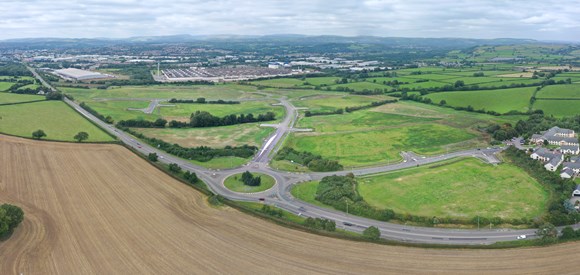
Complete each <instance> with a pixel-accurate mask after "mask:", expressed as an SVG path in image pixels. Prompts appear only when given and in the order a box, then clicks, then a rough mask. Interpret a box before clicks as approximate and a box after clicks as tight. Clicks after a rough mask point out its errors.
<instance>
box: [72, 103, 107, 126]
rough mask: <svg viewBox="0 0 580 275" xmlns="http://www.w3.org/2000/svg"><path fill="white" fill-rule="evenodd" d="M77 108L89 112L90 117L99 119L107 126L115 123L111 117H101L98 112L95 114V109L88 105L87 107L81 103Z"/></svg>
mask: <svg viewBox="0 0 580 275" xmlns="http://www.w3.org/2000/svg"><path fill="white" fill-rule="evenodd" d="M79 106H81V108H83V109H85V111H87V112H89V113H90V114H91V115H93V116H95V117H97V118H98V119H100V120H102V121H104V122H106V123H108V124H113V122H115V121H114V120H113V118H112V117H111V116H106V117H105V116H104V115H101V114H100V113H99V112H97V111H96V110H95V109H93V108H91V107H90V106H89V105H87V104H86V103H84V102H81V104H79Z"/></svg>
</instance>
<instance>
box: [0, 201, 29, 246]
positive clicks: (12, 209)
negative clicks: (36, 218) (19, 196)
mask: <svg viewBox="0 0 580 275" xmlns="http://www.w3.org/2000/svg"><path fill="white" fill-rule="evenodd" d="M23 219H24V212H23V211H22V209H20V207H18V206H14V205H11V204H3V205H1V206H0V238H1V237H4V236H6V235H8V234H10V233H11V232H12V231H13V230H14V228H16V227H17V226H18V225H19V224H20V223H21V222H22V220H23Z"/></svg>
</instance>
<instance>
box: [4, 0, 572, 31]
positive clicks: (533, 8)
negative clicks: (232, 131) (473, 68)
mask: <svg viewBox="0 0 580 275" xmlns="http://www.w3.org/2000/svg"><path fill="white" fill-rule="evenodd" d="M176 34H191V35H216V34H235V35H268V34H305V35H342V36H359V35H374V36H384V37H466V38H531V39H538V40H560V41H580V0H571V1H555V0H541V1H537V0H511V1H510V0H469V1H468V0H464V1H462V0H287V1H277V0H253V1H247V0H243V1H234V0H205V1H200V0H189V1H187V0H19V1H13V0H2V1H1V3H0V40H3V39H12V38H37V37H67V38H94V37H107V38H123V37H134V36H158V35H176Z"/></svg>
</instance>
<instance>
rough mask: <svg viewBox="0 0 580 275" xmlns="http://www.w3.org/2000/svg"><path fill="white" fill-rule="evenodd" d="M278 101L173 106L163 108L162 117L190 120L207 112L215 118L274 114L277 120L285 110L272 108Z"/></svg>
mask: <svg viewBox="0 0 580 275" xmlns="http://www.w3.org/2000/svg"><path fill="white" fill-rule="evenodd" d="M274 103H276V101H271V100H270V101H244V102H242V103H240V104H171V103H163V104H170V105H175V106H174V107H161V109H160V115H161V116H162V117H164V118H167V119H168V120H171V119H179V118H189V117H190V116H191V114H192V113H195V112H196V111H207V112H209V113H211V114H212V115H214V116H219V117H222V116H226V115H231V114H235V115H240V114H250V113H251V114H254V116H257V115H258V114H265V113H267V112H273V113H275V114H276V119H281V118H282V117H283V116H284V108H283V107H281V106H272V104H274Z"/></svg>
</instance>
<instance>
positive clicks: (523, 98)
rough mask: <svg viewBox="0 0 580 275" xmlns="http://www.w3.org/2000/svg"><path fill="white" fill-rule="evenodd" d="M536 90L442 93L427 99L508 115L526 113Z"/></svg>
mask: <svg viewBox="0 0 580 275" xmlns="http://www.w3.org/2000/svg"><path fill="white" fill-rule="evenodd" d="M535 89H536V88H535V87H527V88H514V89H501V90H489V91H461V92H441V93H432V94H429V95H427V96H426V97H427V98H430V99H431V100H433V102H435V103H439V102H441V100H445V101H446V102H447V105H449V106H453V107H468V106H472V107H473V108H474V109H476V110H479V109H485V110H486V111H495V112H498V113H507V112H509V111H512V110H515V111H520V112H526V111H528V106H529V103H530V98H531V97H532V95H533V93H534V91H535Z"/></svg>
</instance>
